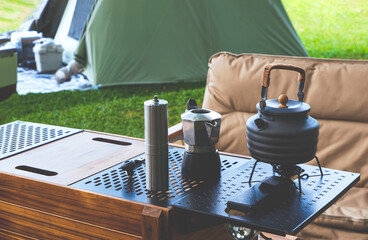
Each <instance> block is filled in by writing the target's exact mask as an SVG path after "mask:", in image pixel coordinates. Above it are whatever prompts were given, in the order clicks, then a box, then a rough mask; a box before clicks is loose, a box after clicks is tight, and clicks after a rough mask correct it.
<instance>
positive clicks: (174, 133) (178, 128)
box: [168, 123, 183, 141]
mask: <svg viewBox="0 0 368 240" xmlns="http://www.w3.org/2000/svg"><path fill="white" fill-rule="evenodd" d="M168 134H169V136H168V138H169V141H170V140H172V139H174V138H177V137H179V136H180V135H182V134H183V125H182V123H178V124H176V125H174V126H171V127H169V130H168Z"/></svg>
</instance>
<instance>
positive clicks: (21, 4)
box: [0, 0, 40, 33]
mask: <svg viewBox="0 0 368 240" xmlns="http://www.w3.org/2000/svg"><path fill="white" fill-rule="evenodd" d="M39 2H40V0H0V33H2V32H6V31H11V30H15V29H16V28H18V26H19V25H20V24H21V23H22V22H23V21H24V20H25V19H26V18H27V16H28V15H29V14H30V13H31V12H32V11H33V10H34V9H35V8H36V6H37V5H38V3H39Z"/></svg>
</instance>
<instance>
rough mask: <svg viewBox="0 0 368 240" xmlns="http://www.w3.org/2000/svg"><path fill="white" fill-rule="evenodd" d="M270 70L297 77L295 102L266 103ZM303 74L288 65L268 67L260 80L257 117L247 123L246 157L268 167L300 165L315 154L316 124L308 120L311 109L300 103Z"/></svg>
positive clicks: (312, 119) (317, 130)
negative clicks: (247, 154) (279, 70)
mask: <svg viewBox="0 0 368 240" xmlns="http://www.w3.org/2000/svg"><path fill="white" fill-rule="evenodd" d="M273 69H284V70H290V71H296V72H298V73H299V89H298V98H299V99H298V101H297V100H288V97H287V96H286V95H285V94H283V95H281V96H280V97H279V99H269V100H267V89H268V87H269V85H270V76H271V71H272V70H273ZM304 82H305V71H304V70H303V69H302V68H299V67H296V66H291V65H282V64H277V65H267V66H266V67H265V70H264V73H263V79H262V93H261V101H260V102H259V103H258V104H257V110H258V113H257V114H256V115H254V116H252V117H250V118H249V119H248V121H247V122H246V131H247V141H248V150H249V154H250V155H251V156H252V157H253V158H254V159H256V160H257V161H262V162H266V163H271V164H299V163H304V162H308V161H310V160H312V159H313V158H314V157H315V154H316V151H317V143H318V135H319V124H318V122H317V120H315V119H314V118H312V117H310V116H309V115H308V112H309V111H310V106H309V105H308V104H307V103H304V102H303V98H304V93H303V88H304Z"/></svg>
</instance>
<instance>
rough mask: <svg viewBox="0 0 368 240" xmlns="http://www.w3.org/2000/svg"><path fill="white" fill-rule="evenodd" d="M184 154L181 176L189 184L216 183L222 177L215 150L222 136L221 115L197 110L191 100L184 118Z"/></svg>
mask: <svg viewBox="0 0 368 240" xmlns="http://www.w3.org/2000/svg"><path fill="white" fill-rule="evenodd" d="M181 119H182V123H183V137H184V142H185V152H184V156H183V163H182V167H181V175H182V177H183V178H184V179H190V180H209V179H210V180H214V179H218V178H219V177H220V175H221V162H220V156H219V153H218V151H217V149H216V147H215V144H216V143H217V142H218V139H219V135H220V125H221V115H220V114H218V113H217V112H214V111H211V110H208V109H201V108H198V106H197V103H196V102H195V101H194V100H193V99H190V100H189V101H188V109H187V111H186V112H185V113H183V114H182V115H181Z"/></svg>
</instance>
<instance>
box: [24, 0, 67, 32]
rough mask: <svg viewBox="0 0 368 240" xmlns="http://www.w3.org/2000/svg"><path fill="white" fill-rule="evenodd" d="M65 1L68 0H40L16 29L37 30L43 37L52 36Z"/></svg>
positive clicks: (65, 3)
mask: <svg viewBox="0 0 368 240" xmlns="http://www.w3.org/2000/svg"><path fill="white" fill-rule="evenodd" d="M67 3H68V0H41V2H40V3H39V4H38V6H37V8H36V10H35V11H34V12H33V13H32V14H31V15H30V16H29V17H28V18H27V19H26V20H25V21H24V22H23V23H22V25H21V26H20V27H19V29H18V31H20V32H22V31H37V32H42V33H43V36H44V37H50V38H54V37H55V34H56V31H57V28H58V26H59V24H60V20H61V18H62V16H63V13H64V9H65V7H66V5H67Z"/></svg>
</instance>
